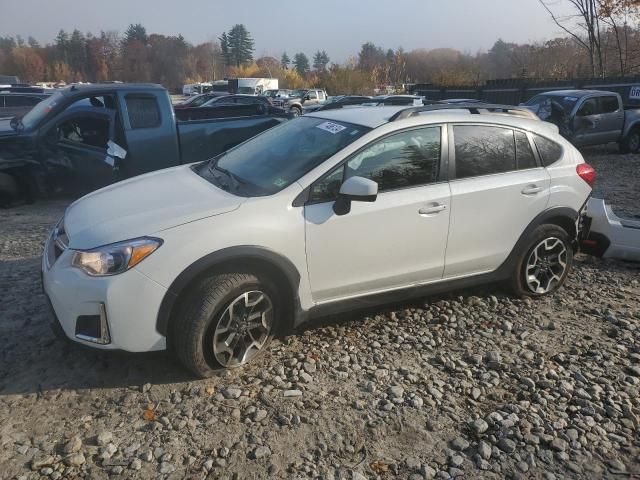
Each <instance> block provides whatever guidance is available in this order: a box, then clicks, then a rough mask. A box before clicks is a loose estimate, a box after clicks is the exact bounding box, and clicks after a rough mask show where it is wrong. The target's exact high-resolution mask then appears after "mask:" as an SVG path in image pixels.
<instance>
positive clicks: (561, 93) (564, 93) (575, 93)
mask: <svg viewBox="0 0 640 480" xmlns="http://www.w3.org/2000/svg"><path fill="white" fill-rule="evenodd" d="M605 94H609V95H615V93H614V92H605V91H603V90H551V91H549V92H542V93H539V95H552V96H555V97H576V98H582V97H586V96H587V95H605Z"/></svg>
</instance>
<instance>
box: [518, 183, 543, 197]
mask: <svg viewBox="0 0 640 480" xmlns="http://www.w3.org/2000/svg"><path fill="white" fill-rule="evenodd" d="M542 190H544V189H543V188H542V187H539V186H537V185H529V186H528V187H526V188H524V189H523V190H522V194H523V195H535V194H536V193H540V192H541V191H542Z"/></svg>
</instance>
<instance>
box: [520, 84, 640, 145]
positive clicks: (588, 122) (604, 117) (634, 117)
mask: <svg viewBox="0 0 640 480" xmlns="http://www.w3.org/2000/svg"><path fill="white" fill-rule="evenodd" d="M524 106H526V107H528V108H529V109H530V110H532V111H533V112H534V113H536V114H537V115H538V116H539V117H540V118H541V119H542V120H546V121H548V122H551V123H554V124H556V125H557V126H558V128H559V129H560V133H561V134H562V135H563V136H564V137H565V138H567V139H568V140H569V141H570V142H571V143H573V144H574V145H575V146H577V147H583V146H588V145H601V144H605V143H610V142H617V143H618V144H619V145H620V151H621V152H622V153H635V152H637V151H638V150H639V149H640V109H638V108H625V107H624V105H623V104H622V98H621V97H620V95H618V94H617V93H614V92H604V91H600V90H559V91H554V92H546V93H541V94H540V95H536V96H535V97H533V98H532V99H530V100H529V101H527V102H526V103H525V104H524Z"/></svg>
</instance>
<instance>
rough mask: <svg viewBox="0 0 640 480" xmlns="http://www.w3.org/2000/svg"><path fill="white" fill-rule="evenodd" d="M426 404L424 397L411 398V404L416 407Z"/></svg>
mask: <svg viewBox="0 0 640 480" xmlns="http://www.w3.org/2000/svg"><path fill="white" fill-rule="evenodd" d="M423 405H424V400H422V397H419V396H417V395H416V396H415V397H413V398H412V399H411V406H412V407H414V408H422V406H423Z"/></svg>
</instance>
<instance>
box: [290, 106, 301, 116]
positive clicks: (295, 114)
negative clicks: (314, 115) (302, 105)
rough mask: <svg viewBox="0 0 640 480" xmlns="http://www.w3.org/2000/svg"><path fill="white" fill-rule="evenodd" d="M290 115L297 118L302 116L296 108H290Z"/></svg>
mask: <svg viewBox="0 0 640 480" xmlns="http://www.w3.org/2000/svg"><path fill="white" fill-rule="evenodd" d="M290 111H291V115H293V116H294V117H299V116H300V115H302V110H301V109H299V108H298V107H291V110H290Z"/></svg>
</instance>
